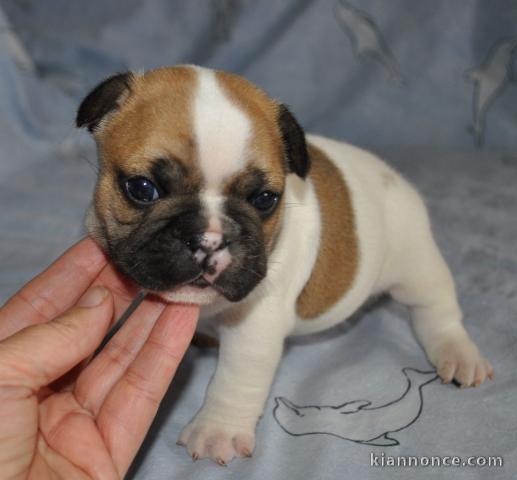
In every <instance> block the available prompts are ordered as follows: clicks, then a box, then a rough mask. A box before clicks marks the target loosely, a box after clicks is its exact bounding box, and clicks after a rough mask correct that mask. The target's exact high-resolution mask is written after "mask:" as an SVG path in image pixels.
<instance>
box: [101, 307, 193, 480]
mask: <svg viewBox="0 0 517 480" xmlns="http://www.w3.org/2000/svg"><path fill="white" fill-rule="evenodd" d="M198 316H199V307H198V306H195V305H169V306H167V307H166V308H165V310H164V311H163V312H162V314H161V315H160V317H159V318H158V321H157V322H156V325H155V326H154V328H153V329H152V331H151V333H150V335H149V338H148V340H147V342H146V343H145V344H144V346H143V347H142V349H141V351H140V352H139V353H138V355H137V356H136V358H135V360H134V362H133V363H132V364H131V365H130V366H129V367H128V368H127V370H126V372H125V374H124V375H123V377H122V378H121V379H120V381H119V382H118V383H117V384H116V385H115V386H114V387H113V389H112V390H111V392H110V393H109V395H108V396H107V398H106V401H105V402H104V404H103V405H102V407H101V410H100V411H99V415H98V417H97V424H98V425H99V428H100V430H101V432H102V434H103V437H104V439H105V441H106V444H107V446H108V448H109V450H110V452H111V454H112V456H113V460H114V462H115V465H116V466H117V470H118V472H119V474H120V475H121V477H123V476H124V474H125V473H126V471H127V469H128V468H129V465H130V464H131V461H132V459H133V458H134V456H135V455H136V452H137V451H138V449H139V447H140V445H141V443H142V441H143V439H144V437H145V434H146V433H147V430H148V429H149V426H150V425H151V422H152V420H153V418H154V416H155V414H156V411H157V410H158V406H159V404H160V402H161V400H162V398H163V396H164V394H165V392H166V390H167V388H168V386H169V383H170V381H171V379H172V378H173V376H174V374H175V372H176V369H177V367H178V364H179V363H180V361H181V359H182V358H183V356H184V354H185V351H186V349H187V347H188V345H189V343H190V341H191V339H192V336H193V334H194V330H195V327H196V323H197V319H198Z"/></svg>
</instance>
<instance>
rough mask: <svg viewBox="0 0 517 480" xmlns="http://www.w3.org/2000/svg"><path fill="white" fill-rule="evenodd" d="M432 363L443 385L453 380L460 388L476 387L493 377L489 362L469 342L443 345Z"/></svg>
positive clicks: (452, 342)
mask: <svg viewBox="0 0 517 480" xmlns="http://www.w3.org/2000/svg"><path fill="white" fill-rule="evenodd" d="M433 363H435V365H436V370H437V371H438V375H439V376H440V378H441V379H442V381H443V383H450V382H451V381H453V380H454V381H456V382H457V383H458V384H459V385H460V387H462V388H464V387H477V386H479V385H481V384H482V383H483V382H484V381H485V380H486V379H487V378H489V379H492V378H493V375H494V372H493V369H492V365H490V362H489V361H488V360H487V359H486V358H484V357H483V356H482V355H481V354H480V353H479V350H478V349H477V347H476V346H475V345H474V343H472V342H471V341H468V342H466V341H462V342H456V341H450V342H447V343H445V344H444V345H443V346H442V347H441V348H440V349H439V350H438V352H437V354H436V356H435V361H434V362H433Z"/></svg>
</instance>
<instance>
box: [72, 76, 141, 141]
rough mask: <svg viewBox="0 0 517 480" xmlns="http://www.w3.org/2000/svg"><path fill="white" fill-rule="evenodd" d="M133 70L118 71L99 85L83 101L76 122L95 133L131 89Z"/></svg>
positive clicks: (78, 125) (79, 126)
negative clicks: (102, 121)
mask: <svg viewBox="0 0 517 480" xmlns="http://www.w3.org/2000/svg"><path fill="white" fill-rule="evenodd" d="M132 79H133V74H132V73H131V72H126V73H118V74H117V75H113V76H111V77H109V78H107V79H106V80H104V81H103V82H101V83H100V84H99V85H97V86H96V87H95V88H94V89H93V90H92V91H91V92H90V93H89V94H88V95H87V96H86V98H85V99H84V100H83V101H82V103H81V105H80V106H79V110H78V111H77V117H76V118H75V124H76V125H77V127H78V128H81V127H86V128H88V131H89V132H90V133H93V132H94V131H95V129H96V128H97V127H98V126H99V123H100V122H101V120H102V119H103V118H104V117H105V116H106V115H107V114H108V113H110V112H112V111H113V110H116V109H117V108H118V107H119V106H120V105H119V100H120V98H121V97H122V95H123V94H124V93H126V92H129V91H130V90H131V80H132Z"/></svg>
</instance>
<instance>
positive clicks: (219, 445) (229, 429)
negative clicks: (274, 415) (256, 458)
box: [178, 416, 255, 466]
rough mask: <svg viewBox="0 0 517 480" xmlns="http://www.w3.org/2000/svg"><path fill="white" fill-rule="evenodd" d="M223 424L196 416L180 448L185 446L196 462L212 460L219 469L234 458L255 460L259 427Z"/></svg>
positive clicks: (187, 428)
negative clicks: (256, 431) (205, 459)
mask: <svg viewBox="0 0 517 480" xmlns="http://www.w3.org/2000/svg"><path fill="white" fill-rule="evenodd" d="M247 423H248V425H246V426H245V425H238V423H235V424H234V423H232V424H229V423H228V424H227V423H222V422H217V421H214V420H211V419H207V418H202V417H200V416H196V417H195V418H194V419H193V420H192V422H190V423H189V424H188V425H187V426H186V427H185V428H184V429H183V431H182V432H181V435H180V438H179V440H178V445H183V446H185V448H186V449H187V452H188V454H189V455H190V456H191V457H192V459H193V460H194V461H196V460H197V459H199V458H211V459H212V460H214V462H216V463H218V464H219V465H223V466H224V465H226V464H228V463H229V462H230V461H231V460H232V459H233V458H234V457H251V454H252V452H253V449H254V448H255V425H254V423H255V422H254V423H253V426H251V425H250V424H249V422H247Z"/></svg>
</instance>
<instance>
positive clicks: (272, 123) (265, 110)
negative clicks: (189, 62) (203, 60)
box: [216, 72, 286, 252]
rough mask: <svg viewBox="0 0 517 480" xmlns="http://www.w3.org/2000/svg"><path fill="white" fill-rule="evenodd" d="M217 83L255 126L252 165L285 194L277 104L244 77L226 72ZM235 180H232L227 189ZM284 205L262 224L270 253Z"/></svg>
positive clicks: (218, 78) (222, 73)
mask: <svg viewBox="0 0 517 480" xmlns="http://www.w3.org/2000/svg"><path fill="white" fill-rule="evenodd" d="M216 75H217V80H218V81H219V84H220V85H221V87H222V88H223V91H224V92H225V93H226V95H228V97H229V98H230V99H231V100H232V101H233V102H235V104H236V105H237V106H238V107H239V108H240V109H241V110H243V111H244V112H245V113H246V115H247V116H248V117H249V118H250V120H251V122H252V134H251V140H250V149H249V155H250V158H249V165H250V166H251V167H257V168H260V169H261V170H263V171H264V172H265V173H266V176H267V179H268V181H269V183H270V187H271V188H272V189H273V190H276V191H278V192H282V191H283V189H284V184H285V174H286V171H285V170H286V167H285V163H284V152H283V148H284V147H283V143H282V138H281V136H280V132H279V129H278V127H277V125H278V121H277V118H278V104H277V103H276V102H275V101H273V100H272V99H271V98H270V97H268V96H267V95H266V94H265V93H264V92H263V91H262V90H260V89H259V88H257V87H256V86H254V85H253V84H252V83H250V82H248V81H247V80H245V79H244V78H242V77H238V76H237V75H232V74H230V73H226V72H217V73H216ZM232 181H235V179H229V180H228V185H231V182H232ZM282 204H283V202H282V201H281V203H280V205H278V207H277V208H276V210H275V211H274V213H273V214H272V215H271V216H270V217H269V218H267V219H266V220H265V221H264V223H263V232H264V238H265V243H266V248H267V250H268V252H270V251H271V250H272V248H273V245H274V243H275V239H276V237H277V235H278V231H279V227H280V224H281V219H282V210H283V205H282Z"/></svg>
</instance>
